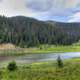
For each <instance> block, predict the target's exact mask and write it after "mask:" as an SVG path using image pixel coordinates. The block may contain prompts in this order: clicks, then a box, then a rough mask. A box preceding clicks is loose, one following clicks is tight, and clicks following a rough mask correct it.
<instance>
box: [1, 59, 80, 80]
mask: <svg viewBox="0 0 80 80" xmlns="http://www.w3.org/2000/svg"><path fill="white" fill-rule="evenodd" d="M0 80H80V59H71V60H66V61H64V67H63V68H59V67H58V66H57V62H43V63H42V62H41V63H34V64H29V65H26V64H25V65H22V66H20V65H19V66H18V69H17V70H15V71H8V70H7V68H1V69H0Z"/></svg>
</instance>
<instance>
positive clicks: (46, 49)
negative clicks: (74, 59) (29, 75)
mask: <svg viewBox="0 0 80 80" xmlns="http://www.w3.org/2000/svg"><path fill="white" fill-rule="evenodd" d="M61 52H80V45H78V44H77V45H76V44H73V45H70V46H62V45H61V46H60V45H57V46H54V45H40V46H39V47H32V48H23V49H21V50H17V49H15V50H0V56H1V55H2V56H20V55H26V54H38V53H61Z"/></svg>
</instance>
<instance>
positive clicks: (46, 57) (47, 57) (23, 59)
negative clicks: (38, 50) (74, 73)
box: [0, 52, 80, 64]
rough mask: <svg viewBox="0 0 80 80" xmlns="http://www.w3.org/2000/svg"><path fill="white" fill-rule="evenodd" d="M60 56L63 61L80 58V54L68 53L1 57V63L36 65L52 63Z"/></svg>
mask: <svg viewBox="0 0 80 80" xmlns="http://www.w3.org/2000/svg"><path fill="white" fill-rule="evenodd" d="M58 56H61V58H62V59H70V58H77V57H80V52H68V53H59V54H58V53H48V54H28V55H26V56H20V57H4V56H3V57H2V56H1V57H0V62H1V63H2V62H7V61H12V60H15V61H16V62H17V63H20V64H24V63H34V62H43V61H52V60H56V59H57V57H58Z"/></svg>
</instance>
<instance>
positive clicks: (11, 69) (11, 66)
mask: <svg viewBox="0 0 80 80" xmlns="http://www.w3.org/2000/svg"><path fill="white" fill-rule="evenodd" d="M7 68H8V70H9V71H14V70H16V69H17V65H16V62H15V61H12V62H10V63H9V64H8V66H7Z"/></svg>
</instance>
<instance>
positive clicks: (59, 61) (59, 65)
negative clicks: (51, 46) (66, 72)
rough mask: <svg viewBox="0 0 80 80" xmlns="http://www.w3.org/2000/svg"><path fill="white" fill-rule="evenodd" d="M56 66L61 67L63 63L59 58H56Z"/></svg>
mask: <svg viewBox="0 0 80 80" xmlns="http://www.w3.org/2000/svg"><path fill="white" fill-rule="evenodd" d="M57 65H58V67H59V68H62V67H63V62H62V59H61V57H60V56H58V58H57Z"/></svg>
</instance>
